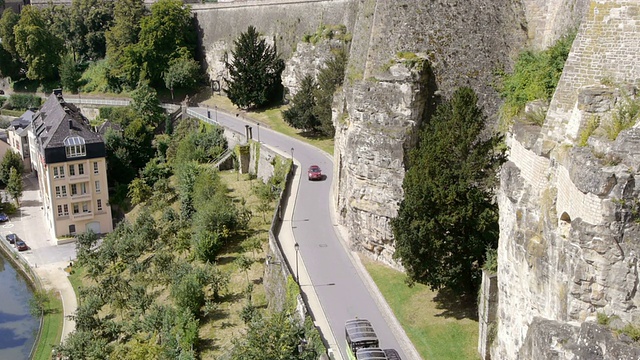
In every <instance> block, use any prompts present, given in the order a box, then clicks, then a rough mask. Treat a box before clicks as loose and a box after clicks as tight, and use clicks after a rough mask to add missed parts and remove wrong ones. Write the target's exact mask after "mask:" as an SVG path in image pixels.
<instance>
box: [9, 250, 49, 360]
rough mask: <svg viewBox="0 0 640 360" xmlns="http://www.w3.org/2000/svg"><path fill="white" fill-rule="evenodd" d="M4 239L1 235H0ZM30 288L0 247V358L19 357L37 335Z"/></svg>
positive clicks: (24, 356) (25, 356)
mask: <svg viewBox="0 0 640 360" xmlns="http://www.w3.org/2000/svg"><path fill="white" fill-rule="evenodd" d="M0 240H2V241H4V239H2V238H0ZM32 296H33V292H32V290H31V288H29V286H28V285H27V282H26V280H25V279H24V278H23V276H22V275H21V274H20V273H18V272H17V271H16V269H14V268H13V264H12V263H11V262H10V261H9V260H7V258H6V255H5V254H4V252H2V251H0V359H2V360H22V359H25V360H26V359H28V358H29V352H30V351H31V347H32V346H33V343H34V341H35V339H36V333H37V331H38V326H39V325H40V322H39V319H37V318H33V317H32V316H31V314H30V313H29V299H31V297H32Z"/></svg>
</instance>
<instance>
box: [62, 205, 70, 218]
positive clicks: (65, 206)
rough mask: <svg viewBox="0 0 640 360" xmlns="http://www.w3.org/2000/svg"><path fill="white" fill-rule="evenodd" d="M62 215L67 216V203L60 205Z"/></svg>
mask: <svg viewBox="0 0 640 360" xmlns="http://www.w3.org/2000/svg"><path fill="white" fill-rule="evenodd" d="M62 209H63V210H62V215H64V216H69V205H68V204H64V205H62Z"/></svg>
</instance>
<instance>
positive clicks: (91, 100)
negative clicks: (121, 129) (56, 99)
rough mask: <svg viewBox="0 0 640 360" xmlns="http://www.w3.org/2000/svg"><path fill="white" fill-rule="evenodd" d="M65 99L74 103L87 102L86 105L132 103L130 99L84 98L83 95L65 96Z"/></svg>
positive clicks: (122, 104)
mask: <svg viewBox="0 0 640 360" xmlns="http://www.w3.org/2000/svg"><path fill="white" fill-rule="evenodd" d="M64 101H66V102H70V103H72V104H85V105H105V106H129V104H131V100H130V99H113V100H112V99H104V98H101V99H96V98H83V97H80V96H78V97H70V96H65V97H64Z"/></svg>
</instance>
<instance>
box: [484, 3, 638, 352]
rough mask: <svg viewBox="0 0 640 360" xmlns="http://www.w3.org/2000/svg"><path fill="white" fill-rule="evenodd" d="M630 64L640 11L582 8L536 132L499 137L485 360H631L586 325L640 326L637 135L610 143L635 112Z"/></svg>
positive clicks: (632, 6) (519, 128)
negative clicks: (493, 321)
mask: <svg viewBox="0 0 640 360" xmlns="http://www.w3.org/2000/svg"><path fill="white" fill-rule="evenodd" d="M638 54H640V3H638V2H637V1H625V0H615V1H612V0H607V1H604V0H596V1H591V4H590V7H589V10H588V13H587V16H586V17H585V20H584V22H583V24H582V25H581V27H580V30H579V33H578V36H577V38H576V40H575V42H574V44H573V47H572V50H571V53H570V55H569V58H568V60H567V62H566V65H565V69H564V72H563V74H562V77H561V79H560V82H559V84H558V87H557V89H556V92H555V94H554V97H553V99H552V101H551V104H550V105H549V110H548V112H547V117H546V119H545V123H544V125H543V126H542V127H541V128H540V127H536V126H532V125H523V124H518V123H517V124H516V125H514V127H513V129H512V132H511V134H510V136H509V137H508V141H507V142H508V145H509V148H510V153H509V160H510V162H509V163H507V164H506V165H505V166H504V168H503V170H502V173H501V185H500V191H499V195H498V198H499V205H500V244H499V252H498V257H499V264H498V289H499V293H498V304H499V305H498V311H497V317H498V332H497V338H496V341H495V343H494V348H493V351H492V358H494V359H538V358H550V357H553V358H555V359H575V358H580V359H622V358H625V359H626V358H629V359H631V358H633V359H637V358H638V353H639V352H638V350H637V349H635V350H634V349H630V350H628V351H627V350H624V349H623V348H624V346H626V345H624V344H622V345H621V344H619V343H617V342H619V339H617V338H616V337H615V336H613V335H612V332H611V330H609V329H607V328H602V327H597V326H596V324H595V323H591V324H590V325H589V324H583V322H585V321H591V320H594V319H595V317H596V314H597V313H603V314H606V315H608V316H615V317H617V318H619V319H620V321H622V322H624V323H636V324H637V321H638V320H640V311H638V309H637V306H638V304H639V303H640V294H639V293H638V291H637V290H638V282H639V280H640V279H639V277H638V254H639V253H640V228H639V223H638V222H639V220H640V219H639V218H638V209H639V208H638V204H639V203H638V195H639V193H640V186H639V185H636V183H635V177H636V176H638V174H639V171H640V170H639V165H640V160H639V158H638V156H637V155H638V152H639V151H640V150H639V149H638V145H639V144H638V139H640V128H638V127H637V125H636V127H632V128H630V129H628V130H624V131H622V132H620V134H619V135H618V136H617V137H616V138H615V140H611V139H612V138H614V134H615V131H613V128H614V127H615V124H616V122H619V121H620V120H621V119H622V120H624V119H623V118H624V117H625V116H627V115H625V111H624V109H628V107H629V106H632V105H633V104H636V106H640V100H638V98H637V89H638V87H639V86H640V83H639V81H640V64H639V63H638V61H637V60H638ZM627 114H628V112H627ZM637 120H638V119H637V118H636V119H635V120H631V121H633V122H637ZM633 122H632V123H633ZM581 323H582V326H580V324H581ZM541 344H544V346H543V347H541ZM580 344H582V345H580ZM623 345H624V346H623ZM621 349H623V350H624V351H623V352H620V351H622V350H621ZM623 353H624V354H626V355H621V354H623Z"/></svg>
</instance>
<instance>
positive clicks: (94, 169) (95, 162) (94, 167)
mask: <svg viewBox="0 0 640 360" xmlns="http://www.w3.org/2000/svg"><path fill="white" fill-rule="evenodd" d="M93 173H94V174H97V173H98V162H97V161H94V162H93Z"/></svg>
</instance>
